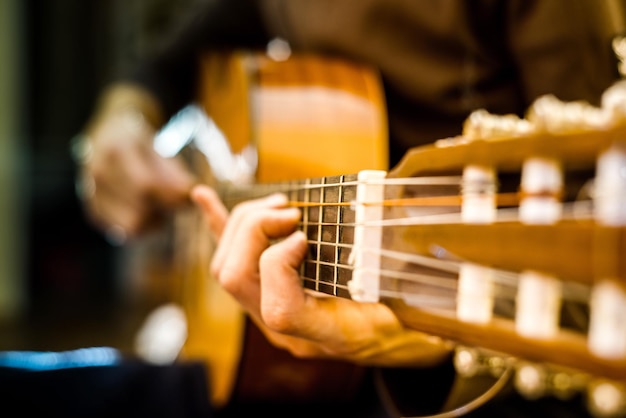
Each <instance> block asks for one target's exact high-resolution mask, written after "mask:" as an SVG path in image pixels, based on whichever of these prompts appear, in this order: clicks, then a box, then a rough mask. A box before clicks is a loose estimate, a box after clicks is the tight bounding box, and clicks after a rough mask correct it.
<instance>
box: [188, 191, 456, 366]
mask: <svg viewBox="0 0 626 418" xmlns="http://www.w3.org/2000/svg"><path fill="white" fill-rule="evenodd" d="M192 199H193V200H194V201H195V202H196V203H197V204H198V205H199V206H200V208H201V209H202V211H203V212H204V215H205V219H206V220H207V223H208V225H209V227H210V229H211V231H212V232H213V233H214V234H215V235H216V237H217V238H218V239H219V245H218V248H217V251H216V253H215V255H214V258H213V261H212V265H211V267H212V269H211V270H212V273H213V275H214V276H215V278H216V279H217V280H218V281H219V283H220V284H221V285H222V286H223V287H224V288H225V289H226V290H227V291H228V292H229V293H230V294H232V295H233V296H234V297H235V298H236V299H237V300H238V301H239V303H240V304H241V305H242V307H243V308H244V309H245V310H246V311H247V312H248V313H249V314H250V316H251V317H252V319H253V320H254V321H255V322H256V323H257V325H258V326H259V327H260V329H261V330H262V331H263V332H264V334H265V335H266V337H267V338H268V339H269V341H270V342H272V343H273V344H274V345H276V346H278V347H281V348H284V349H286V350H288V351H289V352H291V353H292V354H294V355H295V356H297V357H302V358H333V359H342V360H347V361H351V362H355V363H357V364H364V365H377V366H407V365H409V366H427V365H432V364H435V363H438V362H440V361H442V360H443V359H444V358H446V357H447V355H448V353H449V350H448V348H447V347H446V346H445V345H444V344H443V343H441V341H440V340H438V339H436V338H432V337H429V336H427V335H425V334H422V333H419V332H417V331H414V330H410V329H407V328H405V327H404V326H403V325H402V324H401V323H400V322H399V320H398V319H397V317H396V316H395V315H394V314H393V313H392V312H391V310H390V309H389V308H387V307H386V306H385V305H383V304H378V303H376V304H372V303H359V302H355V301H352V300H347V299H341V298H334V297H326V296H318V295H317V294H312V293H310V292H308V291H305V290H304V288H303V287H302V284H301V279H300V277H299V274H298V266H299V265H300V264H301V262H302V261H303V259H304V257H305V255H306V252H307V241H306V237H305V236H304V234H303V233H302V232H300V231H296V228H297V224H298V221H299V219H300V211H299V210H298V209H296V208H291V207H288V205H287V199H286V197H285V196H284V195H272V196H269V197H267V198H263V199H258V200H253V201H249V202H246V203H243V204H240V205H238V206H237V207H235V209H234V210H233V211H232V213H231V214H230V215H229V214H228V212H227V210H226V209H225V208H224V206H223V204H222V202H221V201H220V199H219V197H218V195H217V194H216V193H215V192H214V191H213V190H212V189H210V188H208V187H206V186H197V187H195V188H194V189H193V191H192ZM283 238H284V239H283ZM276 240H279V241H278V242H276V243H274V244H272V243H273V242H274V241H276Z"/></svg>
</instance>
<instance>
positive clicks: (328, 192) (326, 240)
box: [220, 174, 357, 298]
mask: <svg viewBox="0 0 626 418" xmlns="http://www.w3.org/2000/svg"><path fill="white" fill-rule="evenodd" d="M356 182H357V175H356V174H351V175H341V176H330V177H319V178H312V179H306V180H297V181H292V182H284V183H272V184H255V185H249V186H241V185H238V186H236V187H227V188H224V189H222V190H221V192H220V194H221V196H222V199H223V201H224V202H225V204H226V206H227V207H229V208H232V207H233V206H235V205H236V204H237V203H240V202H242V201H245V200H249V199H253V198H257V197H261V196H264V195H268V194H270V193H275V192H281V193H285V194H286V195H287V196H288V197H289V201H290V203H291V204H292V205H293V206H297V207H300V209H301V210H302V220H301V222H300V228H301V229H302V231H304V232H305V233H306V235H307V237H308V241H309V252H308V255H307V257H306V259H305V261H304V263H302V266H301V267H300V275H301V277H302V278H303V285H304V287H305V288H307V289H311V290H315V291H318V292H321V293H325V294H327V295H332V296H338V297H345V298H350V294H349V292H348V288H347V285H348V282H349V281H350V279H351V278H352V267H351V266H350V263H349V261H348V258H349V257H350V252H351V249H352V244H353V242H354V223H355V211H354V208H353V207H352V205H351V203H352V202H354V201H355V199H356V185H357V183H356Z"/></svg>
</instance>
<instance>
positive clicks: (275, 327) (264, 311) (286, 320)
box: [261, 305, 297, 334]
mask: <svg viewBox="0 0 626 418" xmlns="http://www.w3.org/2000/svg"><path fill="white" fill-rule="evenodd" d="M261 316H262V318H263V322H264V323H265V325H266V326H267V327H268V328H269V329H271V330H272V331H275V332H278V333H280V334H293V333H295V332H296V331H297V321H294V317H293V315H292V314H291V312H289V311H287V310H285V309H283V308H282V307H279V306H276V305H273V306H271V307H262V308H261Z"/></svg>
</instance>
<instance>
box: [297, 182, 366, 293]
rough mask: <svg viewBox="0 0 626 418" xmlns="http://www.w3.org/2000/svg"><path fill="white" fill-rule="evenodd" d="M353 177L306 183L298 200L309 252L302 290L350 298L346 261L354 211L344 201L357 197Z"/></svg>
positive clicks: (351, 234)
mask: <svg viewBox="0 0 626 418" xmlns="http://www.w3.org/2000/svg"><path fill="white" fill-rule="evenodd" d="M355 180H356V176H353V175H346V176H331V177H324V178H320V179H311V180H309V181H307V182H306V184H305V185H304V188H305V189H306V191H305V192H303V193H302V194H301V197H302V199H300V200H299V201H300V202H302V203H305V204H306V205H303V206H304V207H303V208H302V228H303V230H304V231H305V232H306V235H307V237H308V240H309V253H308V257H307V259H306V260H305V261H304V263H303V264H302V267H301V269H300V273H301V275H302V277H303V278H304V282H303V285H304V287H305V288H308V289H311V290H315V291H318V292H321V293H325V294H328V295H333V296H338V297H344V298H349V297H350V295H349V293H348V291H347V283H348V281H350V279H351V277H352V268H351V267H350V265H349V261H348V258H349V256H350V252H351V246H352V243H353V239H354V219H355V217H354V210H353V209H352V208H351V207H350V205H345V203H347V202H352V201H353V200H354V199H355V197H356V181H355Z"/></svg>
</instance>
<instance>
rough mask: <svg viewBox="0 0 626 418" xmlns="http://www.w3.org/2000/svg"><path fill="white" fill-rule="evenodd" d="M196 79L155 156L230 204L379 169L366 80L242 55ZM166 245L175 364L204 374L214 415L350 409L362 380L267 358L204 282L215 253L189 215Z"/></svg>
mask: <svg viewBox="0 0 626 418" xmlns="http://www.w3.org/2000/svg"><path fill="white" fill-rule="evenodd" d="M200 68H201V74H202V77H201V85H200V90H199V94H198V100H197V103H196V104H195V105H193V106H189V107H188V108H186V109H184V110H183V111H181V113H179V114H178V115H176V116H174V117H173V118H172V120H171V121H170V122H169V124H168V126H166V127H165V128H164V129H163V130H162V131H161V132H160V133H159V135H157V137H156V139H155V148H156V149H157V151H159V152H160V153H161V154H162V155H164V156H168V157H172V156H174V155H176V156H177V157H183V158H184V159H185V160H186V163H187V165H188V166H189V168H190V169H191V170H192V171H193V172H195V174H196V175H197V176H198V178H200V179H202V181H204V182H205V183H207V184H210V185H212V186H213V187H214V188H216V189H217V190H218V191H220V193H221V194H222V195H223V196H224V198H225V202H226V203H227V204H228V198H227V197H226V194H227V193H228V192H229V191H230V190H231V189H237V188H238V187H246V186H251V185H252V184H254V185H257V186H258V185H263V184H273V183H275V182H278V181H282V180H287V179H304V178H308V177H317V176H325V175H338V174H340V173H344V172H356V171H357V170H360V169H363V168H370V169H385V168H386V166H387V159H388V158H387V125H386V110H385V107H384V98H383V91H382V85H381V83H380V80H379V77H378V74H377V73H376V71H375V70H373V69H371V68H368V67H366V66H364V65H356V64H354V63H352V62H348V61H345V60H340V59H335V58H331V57H320V56H317V55H301V56H293V57H291V58H290V59H288V60H284V61H276V60H273V59H270V58H268V57H267V56H266V55H263V54H250V53H247V52H240V53H237V52H235V53H233V52H228V53H223V54H220V53H213V54H211V55H209V56H206V57H204V58H203V59H202V61H201V63H200ZM207 115H210V119H209V118H208V117H207ZM329 150H332V152H329ZM259 191H260V192H261V193H263V191H262V190H258V189H257V191H256V192H255V195H258V192H259ZM231 203H234V202H231ZM168 239H170V240H171V242H170V243H169V244H167V245H168V246H169V247H170V248H171V253H170V254H169V255H170V256H171V260H170V261H171V266H168V263H167V262H166V263H164V262H163V261H162V260H161V261H160V262H159V264H158V265H159V266H160V267H161V268H165V269H167V272H166V273H165V274H164V273H163V272H160V274H159V275H160V276H164V275H165V276H168V277H170V279H169V280H168V281H167V282H168V283H169V289H168V290H167V294H168V295H169V297H170V298H171V301H173V302H175V303H176V304H177V305H178V306H180V307H182V309H183V311H184V320H185V321H186V325H185V326H186V331H185V334H186V338H185V341H184V344H183V346H182V350H181V353H180V357H181V358H184V359H187V360H196V361H201V362H204V363H206V364H209V365H210V367H209V372H210V380H211V382H212V388H211V389H212V393H211V395H212V398H213V399H212V400H213V402H214V403H215V404H216V405H225V404H227V403H228V402H230V401H233V400H234V401H243V402H254V401H256V400H263V401H270V402H272V401H274V402H283V403H284V402H287V403H302V402H308V401H316V402H335V401H345V400H348V399H350V398H352V396H353V395H354V393H355V391H357V390H358V389H359V387H360V384H361V381H362V378H363V376H364V373H365V369H363V368H362V367H357V366H354V365H350V364H346V363H344V362H339V361H331V360H323V361H322V360H319V361H313V360H301V359H296V358H295V357H293V356H291V355H290V354H288V353H287V352H286V351H283V350H279V349H277V348H274V347H273V346H272V345H270V344H269V343H268V342H267V341H266V339H265V337H264V336H263V335H262V334H261V332H260V331H259V330H258V329H257V328H256V326H255V325H254V324H253V323H252V322H251V321H249V319H248V318H247V317H246V316H245V315H244V313H243V312H242V311H241V309H240V308H239V306H238V305H237V304H236V303H235V302H234V301H233V300H232V298H231V297H230V295H228V294H227V293H225V292H224V291H223V290H222V289H221V287H220V286H219V285H218V284H217V283H216V282H215V281H214V280H213V279H211V278H210V273H209V271H208V267H209V263H210V258H211V254H212V252H213V246H214V242H213V241H212V237H211V236H210V234H209V233H208V230H207V229H206V226H205V225H204V223H203V220H202V219H201V215H200V213H199V212H198V211H197V210H196V209H193V208H192V209H189V210H187V211H181V212H180V213H177V214H176V215H175V218H174V222H173V225H172V230H171V231H170V233H169V235H168ZM156 344H161V342H159V343H156Z"/></svg>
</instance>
